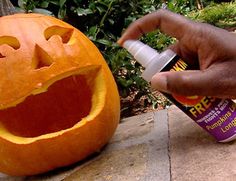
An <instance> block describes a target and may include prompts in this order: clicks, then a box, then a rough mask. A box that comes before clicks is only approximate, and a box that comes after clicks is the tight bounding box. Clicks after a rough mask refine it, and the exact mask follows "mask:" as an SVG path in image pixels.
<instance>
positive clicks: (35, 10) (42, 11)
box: [33, 8, 53, 16]
mask: <svg viewBox="0 0 236 181" xmlns="http://www.w3.org/2000/svg"><path fill="white" fill-rule="evenodd" d="M33 13H39V14H45V15H50V16H53V13H52V12H51V11H48V10H46V9H41V8H34V9H33Z"/></svg>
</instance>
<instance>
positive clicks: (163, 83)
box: [151, 74, 170, 93]
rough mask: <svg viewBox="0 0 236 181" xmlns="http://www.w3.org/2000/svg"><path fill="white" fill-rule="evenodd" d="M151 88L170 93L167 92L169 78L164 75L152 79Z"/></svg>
mask: <svg viewBox="0 0 236 181" xmlns="http://www.w3.org/2000/svg"><path fill="white" fill-rule="evenodd" d="M151 88H152V89H155V90H158V91H161V92H166V93H170V92H169V91H168V90H167V77H166V76H165V75H164V74H158V75H154V76H153V77H152V80H151Z"/></svg>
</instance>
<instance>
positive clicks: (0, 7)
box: [0, 0, 16, 17]
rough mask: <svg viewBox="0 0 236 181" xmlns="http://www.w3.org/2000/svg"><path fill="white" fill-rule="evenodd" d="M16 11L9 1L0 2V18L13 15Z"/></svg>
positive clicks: (2, 0)
mask: <svg viewBox="0 0 236 181" xmlns="http://www.w3.org/2000/svg"><path fill="white" fill-rule="evenodd" d="M15 13H16V9H15V7H14V6H13V5H12V3H11V1H10V0H1V1H0V17H1V16H6V15H11V14H15Z"/></svg>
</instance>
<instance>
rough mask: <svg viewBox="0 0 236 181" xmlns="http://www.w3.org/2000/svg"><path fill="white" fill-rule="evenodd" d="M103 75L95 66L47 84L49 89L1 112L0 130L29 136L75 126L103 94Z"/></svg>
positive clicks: (89, 112) (88, 113) (90, 112)
mask: <svg viewBox="0 0 236 181" xmlns="http://www.w3.org/2000/svg"><path fill="white" fill-rule="evenodd" d="M101 77H102V73H101V69H100V67H98V66H93V67H90V68H84V69H82V70H76V71H74V72H73V71H72V73H69V74H67V75H65V76H61V77H60V78H59V80H56V81H54V82H52V83H48V82H47V83H45V85H47V87H46V88H47V91H45V92H43V93H39V94H36V95H30V96H28V97H27V98H26V99H25V100H24V101H23V102H21V103H19V104H17V105H16V106H15V107H10V108H7V109H5V110H1V111H0V126H1V132H2V130H5V132H7V133H10V134H11V135H14V136H19V137H27V138H28V137H37V136H40V135H44V134H48V133H53V132H58V131H61V130H65V129H68V128H71V127H73V126H74V125H76V124H77V123H78V122H80V121H81V120H82V119H83V118H85V117H86V116H88V115H90V114H92V110H95V108H94V106H95V105H98V104H99V103H98V99H97V98H94V97H101V96H102V95H101V94H103V93H104V92H103V91H98V90H97V89H98V87H99V86H100V87H103V84H104V82H102V81H103V79H102V78H101ZM48 84H50V85H48ZM98 85H99V86H98ZM98 94H99V95H98Z"/></svg>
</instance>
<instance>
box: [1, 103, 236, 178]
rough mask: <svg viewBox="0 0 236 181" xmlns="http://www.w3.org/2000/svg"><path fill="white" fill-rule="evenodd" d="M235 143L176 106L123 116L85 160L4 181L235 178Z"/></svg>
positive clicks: (2, 176)
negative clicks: (107, 140) (217, 137)
mask: <svg viewBox="0 0 236 181" xmlns="http://www.w3.org/2000/svg"><path fill="white" fill-rule="evenodd" d="M235 150H236V142H235V141H234V142H231V143H225V144H223V143H217V142H216V141H215V140H214V139H213V138H212V137H211V136H209V135H208V134H207V133H206V132H205V131H204V130H202V129H201V128H200V127H199V126H198V125H196V124H195V123H194V122H193V121H191V120H190V119H189V118H188V117H187V116H185V115H184V114H183V113H182V112H181V111H180V110H178V109H177V108H176V107H175V106H172V107H171V108H170V109H168V110H162V111H157V112H151V113H146V114H142V115H139V116H135V117H130V118H127V119H123V120H122V121H121V123H120V125H119V127H118V129H117V131H116V133H115V135H114V137H113V138H112V140H111V141H110V143H109V144H108V145H107V146H106V147H105V148H104V149H103V150H102V152H101V153H97V154H95V155H93V156H91V157H90V158H88V159H87V160H84V161H83V162H80V163H77V164H74V165H72V166H70V167H65V168H61V169H58V170H55V171H52V172H49V173H45V174H43V175H38V176H33V177H10V176H6V175H0V180H3V181H22V180H29V181H31V180H33V181H38V180H39V181H40V180H44V181H61V180H64V181H74V180H76V181H77V180H82V181H107V180H108V181H136V180H140V181H188V180H191V181H195V180H197V181H221V180H222V181H235V180H236V162H235V160H236V152H235Z"/></svg>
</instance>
